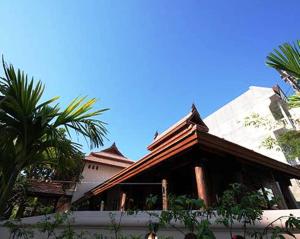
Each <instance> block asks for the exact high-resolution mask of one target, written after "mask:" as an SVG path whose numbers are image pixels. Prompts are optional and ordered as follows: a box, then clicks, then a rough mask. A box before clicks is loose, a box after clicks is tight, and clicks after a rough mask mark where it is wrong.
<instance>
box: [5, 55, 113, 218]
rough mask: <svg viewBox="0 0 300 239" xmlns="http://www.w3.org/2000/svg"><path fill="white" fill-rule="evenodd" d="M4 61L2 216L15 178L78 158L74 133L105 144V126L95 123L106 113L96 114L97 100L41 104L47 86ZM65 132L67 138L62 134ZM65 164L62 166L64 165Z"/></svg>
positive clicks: (84, 99) (78, 146) (99, 143)
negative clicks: (24, 172)
mask: <svg viewBox="0 0 300 239" xmlns="http://www.w3.org/2000/svg"><path fill="white" fill-rule="evenodd" d="M2 62H3V69H4V77H2V78H0V192H1V194H0V217H1V216H3V215H4V213H5V208H6V201H7V199H8V198H9V197H10V194H11V192H12V188H13V186H14V184H15V182H16V179H17V176H18V175H19V174H20V173H21V172H23V171H24V169H28V168H30V167H34V166H35V165H38V166H41V165H49V164H51V163H53V162H54V163H56V164H60V163H62V162H63V161H64V160H67V159H68V160H69V161H70V160H72V159H78V157H76V156H78V150H79V149H80V145H79V144H77V143H75V142H73V141H72V140H71V134H72V131H73V132H75V133H76V134H79V135H83V136H84V137H85V138H86V139H87V140H89V144H90V147H98V146H102V145H103V139H104V137H105V135H106V133H107V131H106V128H105V124H104V123H103V122H102V121H100V120H97V119H95V118H94V117H95V116H98V115H100V114H102V113H103V112H104V111H105V110H107V109H101V110H97V111H92V108H93V106H94V104H95V102H96V99H90V100H87V99H86V98H85V97H82V98H75V99H74V100H73V101H72V102H71V103H70V104H69V105H68V106H67V107H66V108H65V109H61V108H60V107H59V104H58V103H56V104H54V103H55V102H56V101H57V99H58V97H55V98H52V99H50V100H47V101H44V102H41V97H42V95H43V92H44V85H43V84H42V83H41V82H40V81H38V82H37V83H36V84H34V80H33V79H31V80H29V79H28V77H27V75H26V74H25V73H24V72H22V71H20V70H17V71H15V69H14V67H13V66H12V65H9V66H8V65H7V64H5V62H4V60H3V59H2ZM61 129H64V130H65V131H66V132H67V134H68V135H69V138H67V137H65V134H64V133H62V130H61ZM61 165H63V164H61Z"/></svg>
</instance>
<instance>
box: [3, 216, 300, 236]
mask: <svg viewBox="0 0 300 239" xmlns="http://www.w3.org/2000/svg"><path fill="white" fill-rule="evenodd" d="M109 213H113V214H115V218H116V219H119V216H120V212H107V211H104V212H99V211H81V212H74V213H73V214H72V215H71V218H73V220H72V223H71V226H72V228H73V229H74V230H75V231H76V232H77V233H80V232H81V231H86V232H89V233H90V234H94V233H98V234H99V233H101V234H103V235H106V236H108V238H114V234H113V232H112V231H111V230H110V228H111V221H110V217H109ZM290 214H293V215H294V216H296V217H300V210H272V211H271V210H269V211H265V212H264V213H263V217H262V220H261V221H260V222H258V223H256V225H254V226H251V227H249V229H255V230H260V231H262V230H263V228H264V227H265V226H266V225H268V224H269V223H270V222H272V221H274V220H275V219H277V218H278V217H280V216H288V215H290ZM42 220H43V216H37V217H30V218H24V219H22V224H23V225H25V226H27V227H28V228H30V227H31V226H32V225H34V224H36V223H37V222H41V221H42ZM149 220H152V221H155V219H153V218H150V217H149V215H148V214H146V213H145V212H143V213H139V214H137V215H131V216H128V215H125V216H124V217H123V218H122V220H121V233H122V235H141V238H144V237H145V234H146V233H147V232H148V223H149ZM215 220H216V218H211V219H210V221H211V222H212V225H211V229H212V231H213V232H214V233H215V235H216V238H217V239H227V238H228V239H229V238H230V236H229V233H228V230H227V229H226V228H224V227H223V226H221V225H220V224H216V223H214V222H215ZM117 221H118V220H117ZM284 223H285V219H282V220H280V221H278V222H276V223H274V226H282V225H284ZM2 224H3V222H2ZM173 225H174V226H176V227H177V228H179V229H180V230H183V231H184V228H183V227H182V225H181V224H179V223H178V222H173ZM59 230H61V228H60V229H59ZM59 230H57V232H59ZM233 232H234V234H239V235H242V225H241V224H239V223H236V224H235V225H234V227H233ZM294 234H295V235H296V238H300V231H299V230H298V231H295V233H294ZM157 235H158V238H159V237H160V236H172V237H173V238H174V239H182V238H183V237H184V236H183V235H182V234H181V233H179V232H178V231H177V230H175V229H174V228H171V227H167V228H160V229H159V231H158V233H157ZM0 238H1V239H2V238H3V239H4V238H9V231H8V229H7V228H5V227H3V226H1V222H0ZM34 238H35V239H45V238H47V237H46V235H43V234H41V233H38V232H37V231H36V229H35V237H34ZM87 238H89V237H87ZM286 238H292V237H289V236H286Z"/></svg>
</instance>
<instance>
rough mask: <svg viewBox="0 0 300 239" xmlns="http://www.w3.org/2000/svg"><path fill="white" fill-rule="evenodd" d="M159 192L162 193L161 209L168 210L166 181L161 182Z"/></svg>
mask: <svg viewBox="0 0 300 239" xmlns="http://www.w3.org/2000/svg"><path fill="white" fill-rule="evenodd" d="M161 192H162V209H163V210H164V211H165V210H168V196H167V193H168V190H167V180H166V179H163V180H162V181H161Z"/></svg>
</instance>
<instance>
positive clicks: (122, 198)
mask: <svg viewBox="0 0 300 239" xmlns="http://www.w3.org/2000/svg"><path fill="white" fill-rule="evenodd" d="M125 202H126V193H122V194H121V202H120V211H122V212H124V211H125Z"/></svg>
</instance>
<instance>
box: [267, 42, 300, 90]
mask: <svg viewBox="0 0 300 239" xmlns="http://www.w3.org/2000/svg"><path fill="white" fill-rule="evenodd" d="M266 64H267V65H268V66H270V67H272V68H274V69H276V70H277V71H279V73H280V75H281V77H282V78H283V80H284V81H286V82H287V83H289V84H290V85H292V87H293V88H294V89H295V90H296V91H297V92H300V85H299V83H300V82H299V81H300V41H299V40H298V41H296V42H295V43H293V44H289V43H284V44H282V45H280V46H279V49H274V52H271V53H270V54H269V55H268V56H267V61H266Z"/></svg>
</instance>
